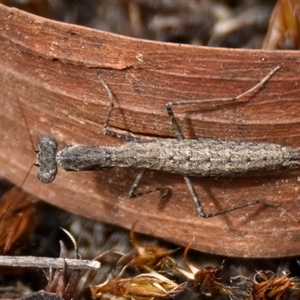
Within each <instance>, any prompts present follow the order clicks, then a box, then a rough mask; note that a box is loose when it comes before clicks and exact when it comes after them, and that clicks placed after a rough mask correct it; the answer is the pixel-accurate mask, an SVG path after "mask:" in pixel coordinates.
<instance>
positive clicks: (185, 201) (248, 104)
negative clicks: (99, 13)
mask: <svg viewBox="0 0 300 300" xmlns="http://www.w3.org/2000/svg"><path fill="white" fill-rule="evenodd" d="M0 20H1V25H0V26H1V31H0V32H1V33H0V47H1V50H0V61H1V63H0V73H1V78H2V80H1V81H0V85H1V86H0V103H1V110H0V124H1V131H0V163H1V170H0V175H1V176H2V177H4V178H6V179H8V180H10V181H12V182H14V183H15V184H16V185H19V184H20V183H21V182H22V180H23V179H24V177H25V175H26V173H27V172H28V169H29V168H30V166H31V164H32V163H34V162H35V161H36V157H35V153H34V152H33V151H32V148H31V144H30V140H29V137H28V132H27V129H26V127H25V124H24V120H23V119H22V116H21V113H20V108H19V106H18V99H19V101H20V102H21V104H22V108H23V111H24V114H25V116H26V119H27V121H28V124H29V127H30V131H31V133H32V135H33V139H34V142H36V141H37V138H38V136H39V135H40V134H42V133H51V134H53V135H54V136H56V138H57V139H58V142H59V147H60V149H61V148H62V147H63V146H65V145H66V144H74V143H82V144H88V145H99V146H101V145H119V144H121V143H123V141H120V140H118V139H114V138H111V137H107V136H104V135H103V133H102V126H103V122H104V119H105V116H106V114H107V108H108V105H109V99H108V96H107V93H106V91H105V89H104V87H103V86H102V85H101V82H100V81H99V79H98V77H97V74H100V75H101V77H102V78H103V79H104V80H105V82H106V83H107V84H108V86H109V87H110V89H111V90H112V92H113V94H114V96H115V97H116V99H117V101H118V104H119V108H118V107H117V108H116V109H115V110H114V112H113V116H112V119H111V122H110V124H111V125H113V126H116V127H118V128H120V129H123V130H129V131H131V132H135V133H141V134H146V135H151V136H158V137H166V136H168V137H173V136H174V133H173V132H172V128H171V125H170V124H171V123H170V119H169V118H168V116H167V113H166V110H165V103H166V102H168V101H170V100H180V99H187V100H188V99H205V98H216V97H230V96H234V95H238V94H239V93H241V92H244V91H245V90H247V89H248V88H250V87H252V86H254V85H255V84H256V83H258V82H259V81H260V80H261V79H262V78H263V77H264V76H265V75H267V74H268V72H269V71H270V70H271V69H273V68H274V67H276V66H277V65H281V69H280V70H279V71H278V72H277V73H276V74H275V75H274V76H273V77H272V79H271V80H270V81H269V82H268V83H267V84H266V85H265V87H264V88H263V89H261V90H260V91H259V92H257V93H254V94H253V95H252V96H251V97H248V98H247V99H245V101H242V100H241V101H239V103H226V104H225V103H218V102H206V103H204V104H201V105H198V106H189V107H184V108H180V109H176V112H177V115H178V116H179V117H180V125H181V126H182V128H183V131H184V134H185V136H186V137H187V138H201V137H209V138H216V139H217V138H221V139H230V140H244V141H264V142H276V143H280V144H282V145H286V146H291V147H300V138H299V137H300V126H299V125H300V117H299V116H300V102H299V78H300V70H299V62H300V56H299V52H296V51H285V52H281V51H259V50H254V51H253V50H252V51H251V50H232V49H217V48H206V47H195V46H187V45H178V44H167V43H159V42H152V41H145V40H139V39H132V38H128V37H123V36H119V35H114V34H110V33H106V32H101V31H97V30H92V29H88V28H83V27H79V26H74V25H69V24H63V23H59V22H54V21H51V20H47V19H43V18H40V17H37V16H34V15H30V14H28V13H25V12H22V11H19V10H17V9H11V8H7V7H5V6H2V5H0ZM35 147H37V145H36V144H35ZM136 174H137V170H132V169H130V170H128V169H121V168H115V169H109V170H104V171H99V172H81V173H67V172H65V171H64V170H62V169H60V170H59V174H58V176H57V178H56V179H55V181H54V182H53V183H51V184H48V185H47V184H43V183H41V182H39V181H38V180H37V178H36V169H35V168H33V170H31V172H30V175H29V177H28V179H27V181H26V183H25V184H24V189H25V190H26V191H28V192H30V193H32V194H34V195H36V196H38V197H40V198H41V199H43V200H44V201H46V202H48V203H51V204H53V205H56V206H58V207H61V208H63V209H66V210H68V211H71V212H73V213H77V214H80V215H83V216H86V217H89V218H93V219H96V220H99V221H103V222H107V223H111V224H116V225H120V226H122V227H126V228H130V227H131V226H132V224H133V222H134V221H136V220H139V222H138V224H137V231H139V232H143V233H146V234H150V235H153V236H156V237H161V238H164V239H166V240H168V241H171V242H174V243H178V244H180V245H182V246H185V245H187V244H188V243H189V242H190V241H191V240H192V239H193V238H195V239H194V241H193V245H192V248H194V249H198V250H201V251H206V252H210V253H217V254H222V255H230V256H243V257H280V256H291V255H296V254H300V247H299V240H300V223H296V222H295V221H293V220H292V219H291V218H290V217H289V216H287V215H281V212H280V211H278V210H276V209H274V208H270V207H264V206H262V205H256V206H252V207H248V208H246V209H242V210H238V211H235V212H232V213H228V214H226V215H221V216H218V217H214V218H211V219H202V218H201V217H199V216H198V214H197V211H196V209H195V206H194V203H193V201H192V199H191V196H190V194H189V192H188V190H187V187H186V185H185V183H184V180H183V178H182V177H181V176H179V175H173V174H167V173H161V172H153V171H148V172H147V173H146V175H145V177H144V178H143V180H142V182H141V184H140V186H139V189H140V191H143V190H147V189H155V188H156V187H158V186H169V187H171V191H172V193H171V195H170V197H169V198H167V199H164V198H162V197H161V195H160V193H159V192H154V193H150V194H146V195H143V196H141V197H139V198H137V199H129V198H128V197H127V192H128V191H129V188H130V187H131V185H132V183H133V181H134V179H135V176H136ZM298 176H299V170H292V171H287V170H284V171H282V172H271V173H270V172H269V173H260V174H254V175H253V174H248V175H246V176H242V177H232V178H230V177H224V178H192V181H193V183H194V184H195V187H196V190H197V193H198V195H199V197H200V199H201V201H202V203H203V206H204V208H205V209H206V211H207V212H212V211H216V210H220V209H222V208H228V207H231V206H233V205H236V204H237V203H243V202H244V201H251V200H254V199H262V200H266V201H270V202H273V203H278V204H280V205H281V206H282V207H283V208H284V209H287V210H289V211H290V212H292V213H293V215H294V216H295V217H298V218H300V205H299V202H300V201H299V200H300V199H299V180H298Z"/></svg>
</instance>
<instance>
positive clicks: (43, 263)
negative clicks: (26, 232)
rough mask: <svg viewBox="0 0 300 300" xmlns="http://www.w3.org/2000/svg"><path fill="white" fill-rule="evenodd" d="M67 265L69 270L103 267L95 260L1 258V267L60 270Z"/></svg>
mask: <svg viewBox="0 0 300 300" xmlns="http://www.w3.org/2000/svg"><path fill="white" fill-rule="evenodd" d="M65 265H67V266H68V268H69V269H75V270H97V269H99V268H100V266H101V264H100V262H98V261H94V260H81V259H70V258H50V257H34V256H0V266H9V267H23V268H26V267H28V268H29V267H31V268H32V267H33V268H55V269H59V268H63V267H64V266H65Z"/></svg>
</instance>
